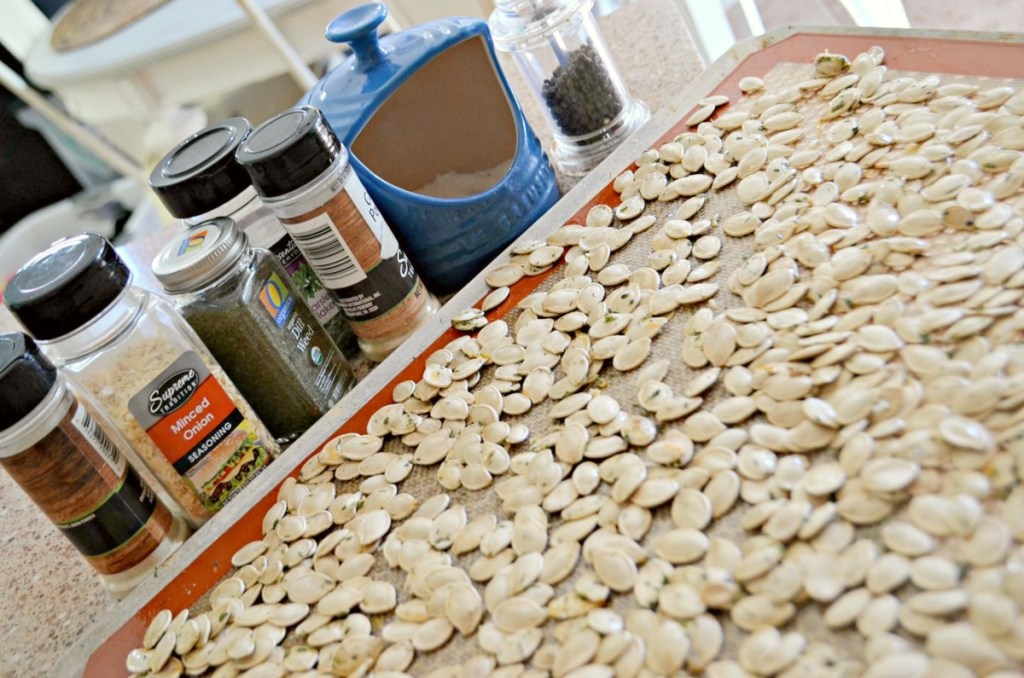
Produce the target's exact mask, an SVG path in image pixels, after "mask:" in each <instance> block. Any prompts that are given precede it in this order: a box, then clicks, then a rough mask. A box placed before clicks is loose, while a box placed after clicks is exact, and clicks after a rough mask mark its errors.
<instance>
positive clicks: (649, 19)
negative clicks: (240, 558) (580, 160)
mask: <svg viewBox="0 0 1024 678" xmlns="http://www.w3.org/2000/svg"><path fill="white" fill-rule="evenodd" d="M600 24H601V27H602V29H603V31H604V34H605V37H606V39H607V41H608V43H609V47H610V49H611V51H612V54H613V56H614V57H615V60H616V63H617V64H618V66H619V69H620V71H621V72H622V75H623V78H624V79H625V81H626V83H627V85H628V86H629V88H630V91H631V92H632V94H633V96H635V97H637V98H639V99H642V100H643V101H645V102H646V103H647V105H648V106H649V107H650V109H651V110H652V111H657V110H658V109H659V108H661V107H662V106H664V105H665V104H666V103H668V102H669V101H670V100H671V99H672V98H674V97H675V96H677V95H678V94H679V92H680V90H681V89H682V88H683V86H684V85H686V84H687V83H688V82H690V81H691V80H692V79H693V78H694V77H696V76H697V75H698V74H699V73H700V72H701V70H702V69H703V64H702V62H701V59H700V56H699V55H698V52H697V50H696V48H695V47H694V45H693V43H692V41H691V39H690V37H689V35H688V34H687V32H686V28H685V25H684V23H683V20H682V17H681V16H680V15H679V14H678V12H677V10H676V8H675V5H674V3H673V2H672V0H639V1H637V2H633V3H630V4H627V5H625V6H624V7H623V8H622V9H620V10H618V11H617V12H615V13H613V14H611V15H609V16H607V17H604V18H603V19H602V20H601V21H600ZM505 66H506V68H507V69H509V70H511V66H510V65H509V64H508V63H507V62H505ZM510 80H511V82H512V86H513V88H515V90H516V92H517V93H518V94H519V95H520V98H521V100H522V102H523V106H524V108H525V109H526V113H527V117H528V118H529V120H530V122H531V123H532V124H533V126H534V129H535V130H536V131H537V133H538V135H539V136H540V137H541V138H542V141H544V143H545V146H549V145H550V139H551V133H550V130H548V129H547V128H546V126H545V122H544V120H543V119H542V118H541V114H540V111H539V109H538V106H537V104H536V103H535V102H534V101H533V100H532V98H531V97H530V96H529V94H528V93H527V91H526V89H525V85H524V83H523V81H522V80H521V78H519V76H518V73H511V74H510ZM561 183H562V186H563V189H565V188H567V187H568V186H569V185H571V184H572V183H574V182H573V181H572V180H569V179H567V178H564V177H563V178H561ZM12 329H16V326H15V325H14V324H13V322H12V321H11V319H10V317H9V315H8V314H7V312H6V309H2V308H0V331H9V330H12ZM0 590H2V591H3V594H2V595H0V676H2V677H3V678H8V677H12V676H41V675H50V674H51V673H57V672H59V673H61V674H63V673H66V672H68V671H69V669H70V670H71V671H72V672H73V667H59V669H58V667H57V666H56V663H57V662H58V661H59V660H60V658H61V657H62V655H63V654H64V653H65V651H66V649H67V648H68V647H69V646H70V645H71V644H72V643H73V642H74V640H75V639H76V638H77V637H78V636H79V635H80V634H81V633H83V631H85V630H86V629H87V628H89V627H90V626H92V625H93V624H95V623H96V622H97V621H98V620H100V619H102V618H103V617H104V616H105V615H106V614H108V613H109V612H110V611H111V610H113V609H114V607H115V606H116V605H117V604H118V603H117V601H115V600H113V599H112V598H110V597H109V596H108V595H107V594H106V593H105V592H104V590H103V588H102V587H101V585H100V582H99V579H98V578H97V577H96V576H95V575H94V574H93V572H92V570H91V569H90V568H89V566H88V565H86V564H85V562H84V561H83V560H82V559H81V558H79V557H78V555H77V553H76V552H75V550H74V548H73V547H72V546H71V544H70V543H69V542H67V540H65V539H64V538H63V537H62V536H61V535H60V534H59V533H58V532H57V530H56V529H55V528H54V527H53V526H52V525H50V524H49V522H48V521H47V520H46V518H45V517H44V516H43V514H42V513H41V512H40V511H39V510H38V509H37V508H36V507H35V505H34V504H33V503H32V502H31V501H30V500H29V499H28V498H27V497H26V496H25V494H24V492H22V491H21V489H20V488H19V487H18V486H17V485H16V484H15V483H14V482H13V481H12V480H11V479H10V477H8V476H7V475H6V474H5V473H3V472H0ZM53 669H58V670H57V671H54V670H53Z"/></svg>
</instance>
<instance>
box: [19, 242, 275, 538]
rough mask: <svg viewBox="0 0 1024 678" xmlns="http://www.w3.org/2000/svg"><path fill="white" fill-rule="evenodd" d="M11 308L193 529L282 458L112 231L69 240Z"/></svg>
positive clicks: (24, 282)
mask: <svg viewBox="0 0 1024 678" xmlns="http://www.w3.org/2000/svg"><path fill="white" fill-rule="evenodd" d="M4 301H5V302H6V304H7V307H8V308H9V309H10V310H11V312H12V313H13V314H14V317H15V318H16V319H17V320H18V322H20V323H21V325H22V326H23V327H24V328H25V329H26V330H27V332H28V333H29V334H30V335H32V336H33V338H35V340H36V342H37V343H38V344H39V346H40V347H41V348H42V350H43V352H44V353H45V354H46V356H47V357H48V358H50V360H52V361H53V362H54V363H55V364H56V365H57V366H58V367H62V368H64V370H65V372H66V373H67V375H68V377H69V379H70V380H71V381H72V383H73V384H76V385H78V386H80V387H81V390H82V391H83V393H85V394H87V395H88V397H90V398H91V399H93V400H94V401H95V403H96V404H97V405H98V406H99V407H102V408H103V409H104V410H105V411H106V412H107V414H108V415H109V416H110V418H111V419H112V420H113V422H114V424H115V425H116V426H117V428H118V429H119V430H120V432H121V433H122V434H123V435H124V437H125V438H126V439H127V440H128V443H129V444H130V445H131V446H132V447H133V448H134V449H135V451H136V453H137V455H138V457H139V458H140V460H141V461H142V463H144V464H145V465H146V467H147V468H148V469H149V470H150V471H151V472H152V474H153V476H154V477H155V478H156V479H157V481H158V482H159V483H160V484H161V485H162V486H163V487H164V489H165V490H166V491H167V492H168V494H170V495H171V497H172V498H173V499H174V500H175V501H176V502H177V503H178V504H180V505H181V508H182V509H183V511H184V514H185V518H186V519H187V520H188V522H189V524H190V525H192V526H193V527H195V526H198V525H200V524H202V523H203V522H205V521H206V520H207V519H208V518H209V517H210V516H212V515H213V513H215V512H216V511H217V510H218V509H220V508H221V507H222V506H223V505H224V504H225V503H226V502H227V501H228V500H229V499H230V498H231V497H233V496H234V495H235V494H236V493H237V492H239V491H240V490H241V489H242V488H243V487H245V486H246V485H247V484H248V483H249V482H250V481H252V479H253V478H255V477H256V475H257V474H259V473H260V472H261V471H262V470H263V469H264V468H265V467H266V465H267V464H269V463H270V461H271V460H272V459H273V458H274V457H276V456H277V454H278V453H279V448H278V446H277V443H276V442H274V439H273V437H272V436H271V435H270V433H269V432H268V431H267V429H266V427H264V425H263V423H262V422H261V421H260V420H259V418H258V417H257V416H256V414H255V413H254V412H253V410H252V408H251V407H250V406H249V404H248V403H247V402H246V401H245V399H244V398H242V396H241V395H240V394H239V393H238V391H237V390H236V389H235V386H234V384H232V383H231V380H230V379H228V377H227V375H225V374H224V372H223V370H222V369H221V368H220V366H219V365H218V364H217V362H216V361H215V360H214V359H213V357H212V356H211V355H210V354H209V353H208V352H207V350H206V348H205V347H204V346H203V345H202V342H201V341H200V340H199V338H198V337H197V336H196V335H195V333H194V332H193V331H192V328H190V327H189V326H188V325H187V324H186V323H185V321H184V320H183V319H182V317H181V316H180V315H178V313H177V311H175V310H174V308H173V307H172V306H171V304H170V303H168V302H167V301H165V300H163V299H161V298H159V297H157V296H155V295H152V294H149V293H148V292H146V291H145V290H143V289H141V288H138V287H135V286H133V285H131V284H130V273H129V271H128V267H127V266H126V265H125V263H124V262H123V261H122V260H121V258H120V257H119V256H118V255H117V252H115V251H114V248H113V246H112V245H111V244H110V243H109V242H108V241H107V240H106V239H105V238H103V237H102V236H100V235H97V234H95V233H85V234H82V235H78V236H74V237H70V238H63V239H61V240H58V241H57V242H55V243H54V244H53V245H51V246H50V247H49V248H48V249H46V250H45V251H43V252H41V253H40V254H38V255H36V256H35V257H33V258H32V259H31V260H30V261H29V262H28V263H27V264H25V265H24V266H23V267H22V268H21V269H19V270H18V272H17V273H15V274H14V277H13V278H11V281H10V283H9V284H8V286H7V289H6V290H5V291H4Z"/></svg>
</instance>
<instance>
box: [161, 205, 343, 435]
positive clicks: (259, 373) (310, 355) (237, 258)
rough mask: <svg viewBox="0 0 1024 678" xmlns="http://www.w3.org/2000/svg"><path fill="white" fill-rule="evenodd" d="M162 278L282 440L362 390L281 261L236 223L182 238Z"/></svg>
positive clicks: (166, 254) (172, 246)
mask: <svg viewBox="0 0 1024 678" xmlns="http://www.w3.org/2000/svg"><path fill="white" fill-rule="evenodd" d="M153 273H154V275H156V277H157V279H158V280H159V281H160V284H161V285H162V286H163V288H164V290H165V291H166V292H167V293H168V294H170V295H172V298H173V301H174V303H175V306H176V307H177V309H178V311H179V312H180V313H181V314H182V316H184V317H185V320H186V321H187V322H188V324H189V325H190V326H191V327H192V329H194V330H195V332H196V334H198V335H199V338H200V339H202V340H203V343H204V344H206V347H207V348H208V349H209V350H210V353H212V354H213V356H214V357H215V358H216V359H217V361H218V362H219V363H220V364H221V366H222V367H223V368H224V371H225V372H227V374H228V376H229V377H231V380H232V381H233V382H234V383H235V385H236V386H237V387H238V390H239V391H240V392H241V393H242V395H243V396H244V397H245V399H246V400H248V401H249V403H250V404H251V405H252V407H253V409H254V410H256V413H257V414H258V415H259V417H260V419H261V420H263V422H264V424H266V426H267V428H268V429H269V430H270V432H271V434H272V435H274V436H275V438H276V439H277V440H278V442H281V443H287V442H290V441H292V440H294V439H295V438H297V437H299V436H300V435H302V433H303V432H304V431H306V429H308V428H309V427H310V426H312V425H313V424H314V423H315V422H316V421H317V419H319V418H320V417H322V416H323V415H324V413H326V412H327V410H329V409H330V408H331V407H332V406H333V405H334V404H335V403H336V402H338V401H339V400H340V399H341V397H342V396H343V395H345V394H346V393H347V392H348V391H349V390H350V389H351V388H352V386H353V384H354V383H355V378H354V376H353V374H352V368H351V366H350V365H349V364H348V361H346V360H345V357H344V356H343V355H342V353H341V351H340V350H339V349H338V347H337V346H336V345H335V343H334V341H333V340H332V339H331V337H330V336H329V335H328V334H327V333H326V332H325V331H324V329H323V327H322V326H321V325H320V323H319V322H317V319H316V316H315V315H314V314H313V311H312V310H311V309H310V308H309V306H307V305H306V302H305V301H304V300H303V297H302V295H301V294H300V293H299V291H298V290H296V289H295V287H294V285H293V284H292V282H291V281H290V280H289V278H288V275H287V273H285V271H284V269H283V268H281V265H280V264H279V263H278V262H277V260H276V258H275V257H274V256H273V255H272V254H271V253H270V252H268V251H266V250H263V249H259V248H256V247H251V246H250V245H249V242H248V238H247V237H246V235H245V233H243V232H242V231H240V230H239V228H238V226H237V225H236V224H235V222H234V221H232V220H231V219H224V218H220V219H213V220H211V221H207V222H204V223H202V224H199V225H197V226H195V227H193V228H191V229H190V230H188V231H187V232H185V233H182V234H180V235H178V236H176V237H175V238H174V239H173V240H172V241H171V242H169V243H168V244H167V245H166V246H165V247H164V248H163V250H161V251H160V254H158V255H157V257H156V259H154V261H153Z"/></svg>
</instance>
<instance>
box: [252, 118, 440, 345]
mask: <svg viewBox="0 0 1024 678" xmlns="http://www.w3.org/2000/svg"><path fill="white" fill-rule="evenodd" d="M236 157H237V159H238V162H239V163H240V164H241V165H242V166H243V167H245V169H246V170H247V171H248V172H249V176H250V177H251V178H252V183H253V186H254V187H255V188H256V191H257V193H259V195H260V197H261V198H262V199H263V202H264V203H265V204H266V205H267V206H268V207H270V208H271V209H272V210H273V211H274V213H275V214H276V215H277V217H278V218H279V219H280V220H281V223H282V224H284V227H285V230H287V231H288V232H289V233H290V234H291V236H292V237H293V238H294V239H295V242H296V244H297V245H298V246H299V249H300V250H302V253H303V254H305V255H306V259H307V260H308V261H309V263H310V265H311V266H312V267H313V269H314V270H315V271H316V272H317V275H318V276H320V280H321V281H323V283H324V285H326V286H327V287H328V288H329V289H330V290H331V291H332V292H333V294H334V297H335V299H336V300H337V301H338V304H339V306H341V309H342V311H343V312H344V313H345V316H346V317H347V318H348V320H349V323H350V324H351V326H352V331H353V332H355V333H356V336H357V337H358V338H359V346H360V348H361V349H362V350H363V353H364V354H366V357H367V358H369V359H370V360H383V359H384V358H385V357H387V355H388V354H389V353H391V351H393V350H394V349H395V348H397V347H398V345H399V344H401V343H402V342H403V341H404V340H405V339H406V337H408V336H409V335H411V334H412V333H413V332H415V331H416V330H417V329H418V328H419V327H420V326H421V325H422V324H423V323H424V322H425V321H426V320H427V318H429V317H430V316H431V315H433V314H434V313H435V312H436V311H437V309H438V306H439V304H438V302H437V299H435V298H434V296H433V295H432V294H430V293H429V292H428V291H427V289H426V287H424V285H423V282H422V281H421V280H420V277H419V275H417V273H416V271H415V269H414V268H413V265H412V263H411V262H410V261H409V259H408V257H406V255H405V253H404V252H403V251H402V249H401V248H400V247H399V245H398V241H397V240H396V239H395V236H394V234H393V233H392V232H391V228H390V227H389V226H388V224H387V222H385V221H384V217H383V216H381V213H380V210H378V209H377V206H376V205H375V204H374V202H373V199H372V198H371V197H370V194H369V193H367V191H366V189H365V188H364V187H363V184H362V182H361V181H360V180H359V177H357V176H356V175H355V172H354V171H353V170H352V166H351V165H350V164H349V162H348V151H347V150H346V149H345V147H344V146H342V144H341V142H340V141H338V137H337V136H335V134H334V132H333V131H332V130H331V128H330V126H329V125H328V124H327V121H326V120H324V117H323V114H322V113H321V112H320V110H319V109H317V108H314V107H312V106H303V107H300V108H295V109H292V110H289V111H285V112H284V113H281V114H280V115H278V116H276V117H274V118H271V119H270V120H268V121H267V122H265V123H263V124H262V125H260V126H259V127H257V128H256V129H255V130H253V132H252V133H251V134H249V136H248V137H246V139H245V141H243V142H242V145H241V146H240V147H239V149H238V154H237V156H236Z"/></svg>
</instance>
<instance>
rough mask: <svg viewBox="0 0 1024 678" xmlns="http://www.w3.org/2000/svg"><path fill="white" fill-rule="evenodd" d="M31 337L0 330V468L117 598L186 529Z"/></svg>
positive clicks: (168, 550) (150, 568) (178, 541)
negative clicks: (104, 430) (2, 332)
mask: <svg viewBox="0 0 1024 678" xmlns="http://www.w3.org/2000/svg"><path fill="white" fill-rule="evenodd" d="M98 416H99V415H98V414H97V413H95V412H93V411H90V410H89V409H87V408H86V407H85V406H84V405H83V404H82V403H81V402H79V400H78V399H77V398H76V397H75V395H74V394H73V393H72V392H71V390H69V388H68V385H67V382H66V381H65V380H64V378H63V377H62V376H61V375H60V374H58V373H57V370H56V369H55V368H54V367H53V365H52V364H51V363H50V361H49V360H47V359H46V357H45V356H44V355H42V354H41V353H40V352H39V349H38V347H37V346H36V345H35V343H34V342H33V341H32V340H31V339H30V338H29V337H26V336H25V335H23V334H21V333H12V334H2V335H0V467H3V469H4V470H5V471H6V472H7V473H8V475H10V476H11V478H13V479H14V481H15V482H16V483H17V484H18V485H19V486H20V487H21V489H22V490H24V491H25V493H26V494H27V495H28V496H29V498H30V499H32V501H33V502H35V504H36V506H38V507H39V508H40V509H41V510H42V511H43V513H45V514H46V516H47V518H49V519H50V521H51V522H53V524H54V526H56V527H57V529H58V530H60V532H61V533H62V534H63V535H64V536H65V537H66V538H67V539H68V540H69V541H70V542H71V543H72V544H73V545H74V547H75V548H76V549H77V550H78V552H79V553H80V554H81V555H82V557H83V558H84V559H85V561H86V562H87V563H89V565H90V566H92V568H93V569H94V570H96V572H97V574H99V576H100V579H101V580H102V582H103V586H104V587H105V588H106V589H107V590H108V591H109V592H110V593H111V594H112V595H114V596H116V597H121V596H124V595H125V594H126V593H128V591H130V590H131V589H132V588H133V587H134V586H135V585H136V584H138V583H139V582H140V581H142V579H143V578H145V577H146V576H148V575H149V574H150V573H151V572H152V571H153V569H154V568H155V567H156V566H157V565H159V564H160V563H162V562H164V561H165V560H166V559H167V558H168V556H170V555H171V554H172V553H174V551H175V550H176V549H177V548H178V546H179V545H180V544H181V543H182V541H184V539H185V538H186V537H187V536H188V528H187V527H186V526H185V523H184V522H183V521H182V520H181V519H180V518H177V517H175V516H174V515H173V514H172V513H171V512H170V511H169V510H168V508H167V507H166V506H165V505H164V503H163V502H162V501H160V499H159V498H158V497H157V496H156V495H155V494H154V493H153V491H152V490H151V489H150V488H149V486H148V485H147V484H146V483H145V481H143V480H142V478H140V477H139V474H138V473H137V472H136V471H135V469H134V468H132V467H131V466H130V465H129V464H128V459H127V456H126V454H125V450H124V449H123V446H121V445H118V444H117V443H116V442H115V441H114V440H113V439H112V438H110V437H108V436H107V435H106V434H105V433H104V432H103V430H102V429H101V428H100V427H99V425H98V422H97V418H98Z"/></svg>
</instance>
